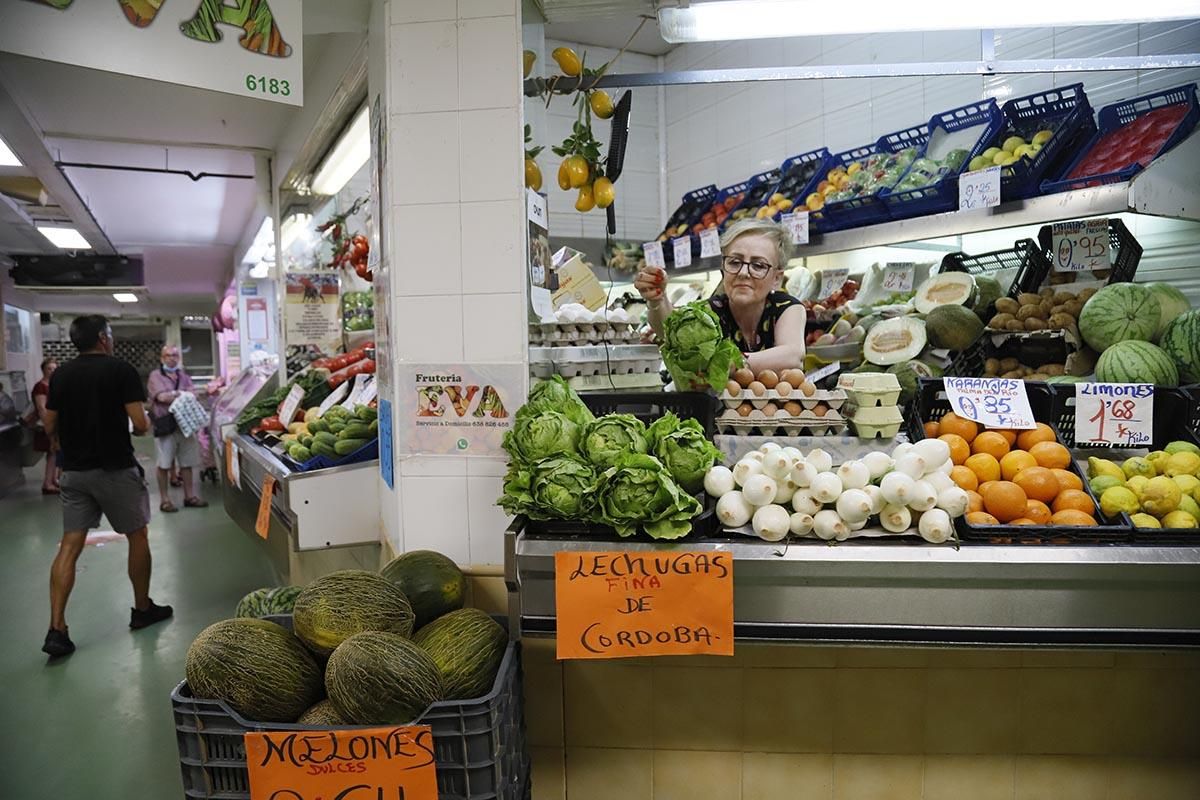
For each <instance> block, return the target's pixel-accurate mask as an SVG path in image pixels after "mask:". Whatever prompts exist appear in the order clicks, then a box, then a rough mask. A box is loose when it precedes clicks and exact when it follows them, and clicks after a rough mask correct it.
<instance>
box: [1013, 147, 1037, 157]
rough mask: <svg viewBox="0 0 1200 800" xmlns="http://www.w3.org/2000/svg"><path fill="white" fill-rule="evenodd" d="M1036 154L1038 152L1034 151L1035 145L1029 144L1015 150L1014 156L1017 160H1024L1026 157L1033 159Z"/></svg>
mask: <svg viewBox="0 0 1200 800" xmlns="http://www.w3.org/2000/svg"><path fill="white" fill-rule="evenodd" d="M1035 153H1037V151H1036V150H1034V149H1033V145H1028V144H1022V145H1018V146H1017V149H1016V150H1013V155H1014V156H1016V157H1017V158H1024V157H1025V156H1029V157H1030V158H1033V156H1034V154H1035Z"/></svg>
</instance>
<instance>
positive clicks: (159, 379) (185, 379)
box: [146, 367, 196, 417]
mask: <svg viewBox="0 0 1200 800" xmlns="http://www.w3.org/2000/svg"><path fill="white" fill-rule="evenodd" d="M176 377H178V378H179V386H178V388H177V387H176V386H175V378H176ZM195 388H196V387H195V384H193V383H192V378H191V376H190V375H188V374H187V373H186V372H184V371H183V367H180V368H179V371H177V372H167V371H166V370H164V369H163V368H162V367H159V368H158V369H156V370H154V372H151V373H150V379H149V380H148V381H146V394H147V395H149V397H150V416H152V417H161V416H165V415H166V414H169V413H170V411H169V409H170V407H171V404H170V403H160V402H158V396H159V395H160V394H162V393H163V392H174V391H180V392H191V391H195Z"/></svg>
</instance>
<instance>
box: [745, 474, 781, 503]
mask: <svg viewBox="0 0 1200 800" xmlns="http://www.w3.org/2000/svg"><path fill="white" fill-rule="evenodd" d="M777 488H778V487H777V485H776V483H775V481H774V479H773V478H771V477H769V476H767V475H751V476H750V477H749V479H747V480H746V482H745V483H743V484H742V494H743V495H745V496H746V501H747V502H748V503H750V505H752V506H765V505H767V504H768V503H770V502H772V501H774V499H775V492H776V490H777Z"/></svg>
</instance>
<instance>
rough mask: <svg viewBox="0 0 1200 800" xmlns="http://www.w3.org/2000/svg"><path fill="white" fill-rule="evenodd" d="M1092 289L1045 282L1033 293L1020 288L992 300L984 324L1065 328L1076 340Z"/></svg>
mask: <svg viewBox="0 0 1200 800" xmlns="http://www.w3.org/2000/svg"><path fill="white" fill-rule="evenodd" d="M1116 285H1118V286H1121V285H1130V286H1132V285H1133V284H1116ZM1096 292H1097V290H1096V289H1083V290H1081V291H1080V292H1079V293H1075V292H1070V291H1066V290H1063V289H1057V290H1056V289H1054V288H1053V287H1049V286H1048V287H1046V288H1044V289H1042V290H1041V291H1040V292H1038V293H1037V294H1034V293H1032V292H1023V293H1021V294H1020V295H1019V296H1018V297H1017V298H1016V299H1013V298H1011V297H1001V298H999V299H998V300H996V301H995V307H996V313H995V314H994V315H993V316H992V318H991V319H989V320H988V323H987V326H988V328H989V329H991V330H993V331H1008V332H1011V333H1025V332H1033V331H1058V330H1062V331H1069V332H1070V333H1071V334H1072V336H1073V337H1074V338H1075V339H1076V340H1078V338H1079V317H1080V314H1082V312H1083V307H1084V305H1086V304H1087V301H1088V300H1089V299H1091V297H1092V295H1094V294H1096Z"/></svg>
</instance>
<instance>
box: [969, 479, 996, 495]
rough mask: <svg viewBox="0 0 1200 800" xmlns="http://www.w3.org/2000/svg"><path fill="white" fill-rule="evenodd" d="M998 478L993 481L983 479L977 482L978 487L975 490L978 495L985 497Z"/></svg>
mask: <svg viewBox="0 0 1200 800" xmlns="http://www.w3.org/2000/svg"><path fill="white" fill-rule="evenodd" d="M998 480H999V478H997V479H996V480H995V481H983V482H982V483H980V484H979V488H978V489H976V490H975V491H977V492H979V496H980V497H987V493H988V492H989V491H991V489H992V487H993V486H995V485H996V483H997V481H998Z"/></svg>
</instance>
